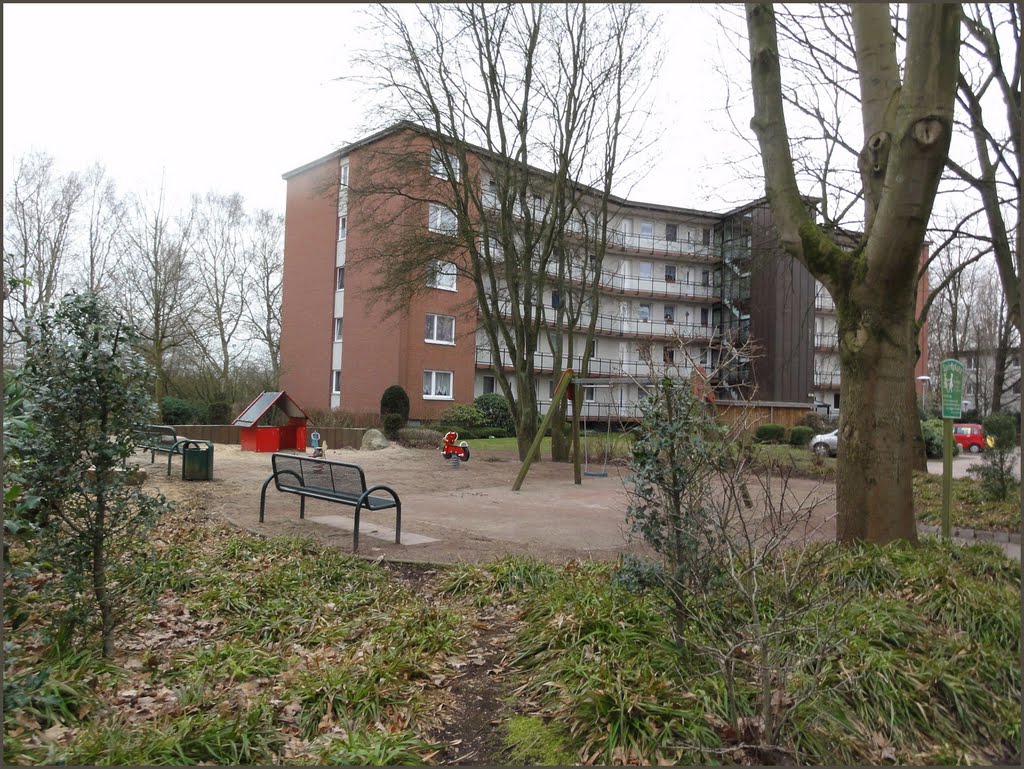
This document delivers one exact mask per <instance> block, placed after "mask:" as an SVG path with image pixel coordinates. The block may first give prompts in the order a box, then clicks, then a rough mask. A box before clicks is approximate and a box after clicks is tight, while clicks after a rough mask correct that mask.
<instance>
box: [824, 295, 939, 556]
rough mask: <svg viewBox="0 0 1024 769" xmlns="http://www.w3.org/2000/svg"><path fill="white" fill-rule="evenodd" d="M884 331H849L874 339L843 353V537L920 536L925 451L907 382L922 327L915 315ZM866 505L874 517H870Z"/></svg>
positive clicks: (839, 478) (847, 331)
mask: <svg viewBox="0 0 1024 769" xmlns="http://www.w3.org/2000/svg"><path fill="white" fill-rule="evenodd" d="M845 304H846V303H845V302H843V301H842V300H840V301H839V302H838V305H839V312H840V315H841V316H842V315H844V314H846V313H848V312H849V309H848V308H847V307H845V306H844V305H845ZM863 315H864V316H870V313H864V314H863ZM880 332H882V329H879V328H871V327H869V326H868V325H867V324H856V325H854V326H852V327H851V328H844V329H842V333H843V334H844V336H846V337H847V338H850V337H853V338H857V337H867V341H866V342H864V343H862V344H860V345H859V346H858V345H856V344H855V343H854V344H845V345H840V353H839V355H840V362H841V365H842V367H843V368H842V371H843V378H842V385H841V393H842V394H841V398H842V404H843V417H842V419H841V420H840V423H841V428H840V435H839V452H840V457H841V459H840V461H839V462H838V464H837V470H836V491H837V502H836V510H837V513H838V519H837V522H836V536H837V539H838V541H839V542H843V543H845V542H854V541H857V540H864V541H868V542H889V541H892V540H894V539H905V540H909V541H911V542H916V541H917V528H916V525H915V522H914V503H913V468H914V466H915V464H916V463H915V459H916V458H917V457H918V456H920V455H921V453H922V451H921V448H920V444H919V443H918V440H920V432H921V427H920V422H919V420H918V417H917V400H916V397H915V394H914V391H913V389H912V388H907V387H906V386H904V385H905V383H906V382H909V381H913V379H914V365H915V364H916V362H917V326H916V324H915V323H914V322H913V317H912V314H911V316H910V317H908V318H905V319H904V321H903V323H902V324H901V325H900V326H887V327H886V328H885V329H884V334H883V333H880ZM854 372H864V374H866V375H860V376H858V375H857V374H855V373H854ZM907 436H914V437H915V438H916V439H917V440H907V439H906V438H907ZM866 510H870V511H872V515H865V514H864V512H865V511H866Z"/></svg>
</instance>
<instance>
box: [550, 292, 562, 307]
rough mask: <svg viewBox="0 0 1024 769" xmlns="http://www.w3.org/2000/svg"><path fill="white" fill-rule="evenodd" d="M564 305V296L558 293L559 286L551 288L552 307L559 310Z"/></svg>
mask: <svg viewBox="0 0 1024 769" xmlns="http://www.w3.org/2000/svg"><path fill="white" fill-rule="evenodd" d="M561 306H562V297H561V296H560V295H559V293H558V289H557V288H553V289H551V307H552V308H553V309H555V310H557V309H558V308H559V307H561Z"/></svg>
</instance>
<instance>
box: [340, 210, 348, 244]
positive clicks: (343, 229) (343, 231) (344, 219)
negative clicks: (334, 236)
mask: <svg viewBox="0 0 1024 769" xmlns="http://www.w3.org/2000/svg"><path fill="white" fill-rule="evenodd" d="M347 237H348V215H345V216H340V217H338V240H344V239H345V238H347Z"/></svg>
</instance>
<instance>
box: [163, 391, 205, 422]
mask: <svg viewBox="0 0 1024 769" xmlns="http://www.w3.org/2000/svg"><path fill="white" fill-rule="evenodd" d="M160 421H161V422H162V423H163V424H166V425H195V424H205V423H206V404H205V403H194V402H193V401H187V400H185V399H184V398H175V397H173V396H170V395H168V396H167V397H166V398H164V399H163V400H161V401H160Z"/></svg>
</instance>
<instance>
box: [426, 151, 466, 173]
mask: <svg viewBox="0 0 1024 769" xmlns="http://www.w3.org/2000/svg"><path fill="white" fill-rule="evenodd" d="M448 164H449V165H450V166H451V168H452V173H453V174H455V181H458V180H459V159H458V158H457V157H455V155H449V156H448ZM430 175H431V176H436V177H437V178H438V179H447V178H448V169H447V168H445V167H444V153H443V152H442V151H441V150H439V149H432V150H431V151H430Z"/></svg>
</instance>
